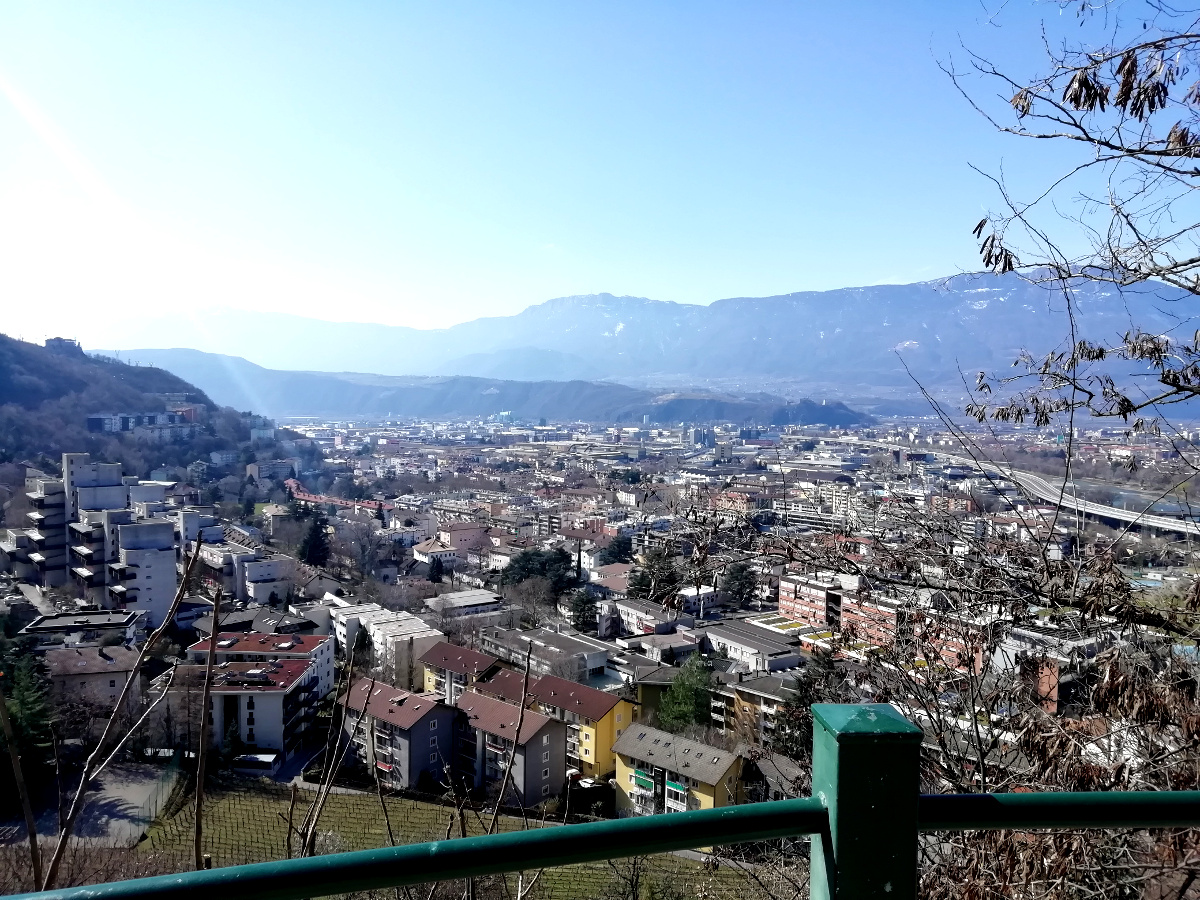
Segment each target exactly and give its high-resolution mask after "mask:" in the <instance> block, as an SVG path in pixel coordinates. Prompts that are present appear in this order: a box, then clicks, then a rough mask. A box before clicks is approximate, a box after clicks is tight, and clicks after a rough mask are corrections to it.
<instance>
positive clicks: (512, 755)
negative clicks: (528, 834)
mask: <svg viewBox="0 0 1200 900" xmlns="http://www.w3.org/2000/svg"><path fill="white" fill-rule="evenodd" d="M532 659H533V644H532V643H530V645H529V649H528V650H527V651H526V652H525V675H524V677H522V679H521V703H520V711H519V712H518V713H517V732H516V734H514V735H513V740H512V747H511V748H510V749H509V751H508V763H507V765H505V767H504V777H503V778H501V779H500V793H499V795H498V796H497V797H496V808H495V809H493V810H492V821H491V823H490V824H489V825H488V830H487V833H488V834H494V833H495V831H496V821H497V820H498V819H499V818H500V805H501V804H502V803H503V802H504V792H505V791H506V790H508V782H509V778H510V777H511V776H512V770H513V763H514V762H516V758H517V743H518V742H519V741H520V740H521V726H522V724H524V722H525V700H526V697H527V696H528V694H529V664H530V662H531V661H532ZM524 806H525V798H524V797H522V798H521V807H522V809H521V812H522V815H524ZM528 824H529V823H528V822H526V827H528Z"/></svg>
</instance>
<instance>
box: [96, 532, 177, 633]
mask: <svg viewBox="0 0 1200 900" xmlns="http://www.w3.org/2000/svg"><path fill="white" fill-rule="evenodd" d="M117 543H118V545H119V548H118V550H117V561H116V562H114V563H110V564H109V565H108V566H107V570H108V594H109V599H110V603H111V605H113V606H119V607H121V608H124V609H131V610H143V611H145V613H146V623H147V625H149V627H151V628H157V627H158V626H159V625H161V624H162V623H163V620H164V619H165V618H166V617H167V614H168V613H169V612H170V611H171V602H172V601H173V600H174V599H175V591H176V589H177V588H178V586H179V572H178V570H177V569H176V566H175V526H174V524H172V523H171V522H167V521H162V522H154V521H149V522H136V523H132V524H129V525H120V526H118V527H117Z"/></svg>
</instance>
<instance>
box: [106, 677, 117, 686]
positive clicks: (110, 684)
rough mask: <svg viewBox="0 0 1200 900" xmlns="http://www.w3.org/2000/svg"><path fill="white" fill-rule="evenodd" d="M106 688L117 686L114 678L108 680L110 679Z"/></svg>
mask: <svg viewBox="0 0 1200 900" xmlns="http://www.w3.org/2000/svg"><path fill="white" fill-rule="evenodd" d="M108 686H109V687H116V686H117V680H116V679H115V678H110V679H109V680H108Z"/></svg>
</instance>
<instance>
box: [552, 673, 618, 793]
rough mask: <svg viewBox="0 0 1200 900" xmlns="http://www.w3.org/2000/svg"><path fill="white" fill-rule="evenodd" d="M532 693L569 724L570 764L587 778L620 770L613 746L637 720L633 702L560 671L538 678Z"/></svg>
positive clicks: (558, 717)
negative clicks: (617, 766)
mask: <svg viewBox="0 0 1200 900" xmlns="http://www.w3.org/2000/svg"><path fill="white" fill-rule="evenodd" d="M529 693H530V695H531V697H532V698H533V701H534V703H536V705H537V709H538V711H539V712H540V713H542V714H543V715H545V716H549V717H550V718H552V719H557V720H558V721H560V722H563V723H565V724H566V726H567V733H566V740H567V765H568V766H570V767H571V768H573V769H577V770H578V771H579V773H580V774H581V775H583V776H584V777H585V778H607V777H609V776H610V775H612V773H613V772H615V771H616V763H617V758H616V754H615V753H614V752H613V749H612V747H613V743H614V742H615V741H616V739H617V738H619V737H620V736H621V733H622V732H623V731H624V730H625V729H626V728H628V727H629V726H630V724H631V723H632V722H633V703H631V702H630V701H629V700H627V699H625V698H623V697H621V696H620V695H618V694H614V693H610V692H608V691H598V690H596V689H595V688H590V687H587V686H586V685H582V684H577V683H576V682H573V681H567V680H566V679H565V678H559V677H558V676H556V675H544V676H542V677H541V678H539V679H537V680H536V681H535V682H534V683H533V684H531V685H530V687H529Z"/></svg>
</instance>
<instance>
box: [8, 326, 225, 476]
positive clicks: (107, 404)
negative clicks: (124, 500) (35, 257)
mask: <svg viewBox="0 0 1200 900" xmlns="http://www.w3.org/2000/svg"><path fill="white" fill-rule="evenodd" d="M163 394H186V395H188V400H189V402H191V403H193V404H196V405H198V406H201V407H203V408H204V410H205V417H206V418H207V423H206V425H205V429H204V433H203V434H201V435H200V436H198V437H196V438H193V439H190V440H186V441H179V442H174V443H166V444H163V443H147V442H138V441H136V440H135V439H134V438H133V436H132V435H128V434H119V435H114V434H90V433H89V432H88V430H87V417H88V415H91V414H95V413H102V412H110V413H111V412H160V411H163V410H164V409H165V408H166V404H165V401H164V399H163V396H162V395H163ZM242 432H245V433H244V434H243V433H242ZM248 438H249V432H248V430H247V429H246V428H245V426H244V425H243V424H242V422H241V419H240V417H239V416H238V415H237V413H236V412H234V411H233V410H221V409H220V408H219V407H217V406H216V404H214V403H213V402H212V400H210V399H209V398H208V396H207V395H205V394H204V393H203V392H202V391H201V390H200V389H199V388H197V387H195V386H194V385H192V384H189V383H188V382H186V381H184V380H183V379H182V378H178V377H177V376H175V375H172V374H171V373H170V372H166V371H163V370H162V369H156V368H152V367H149V366H127V365H124V364H123V363H120V362H117V361H115V360H108V359H103V358H96V357H90V356H86V355H85V354H84V353H83V352H82V351H78V350H75V349H72V348H66V349H48V348H46V347H40V346H38V345H36V344H30V343H27V342H25V341H18V340H15V339H13V338H10V337H8V336H6V335H0V462H9V461H12V460H20V459H39V458H42V457H47V458H49V459H50V460H53V459H54V458H55V457H56V456H57V455H58V454H61V453H63V452H68V451H86V452H90V453H93V454H96V455H98V456H100V457H102V458H104V459H106V460H110V461H112V462H121V463H122V464H123V465H124V466H125V471H126V472H127V473H129V474H137V475H145V474H146V473H148V472H149V470H150V469H151V468H153V467H155V466H159V465H186V464H187V463H189V462H191V461H192V460H194V459H196V458H197V457H199V456H203V455H206V454H207V453H209V452H210V451H212V450H217V449H225V448H232V447H236V446H237V442H238V441H239V440H246V439H248Z"/></svg>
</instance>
